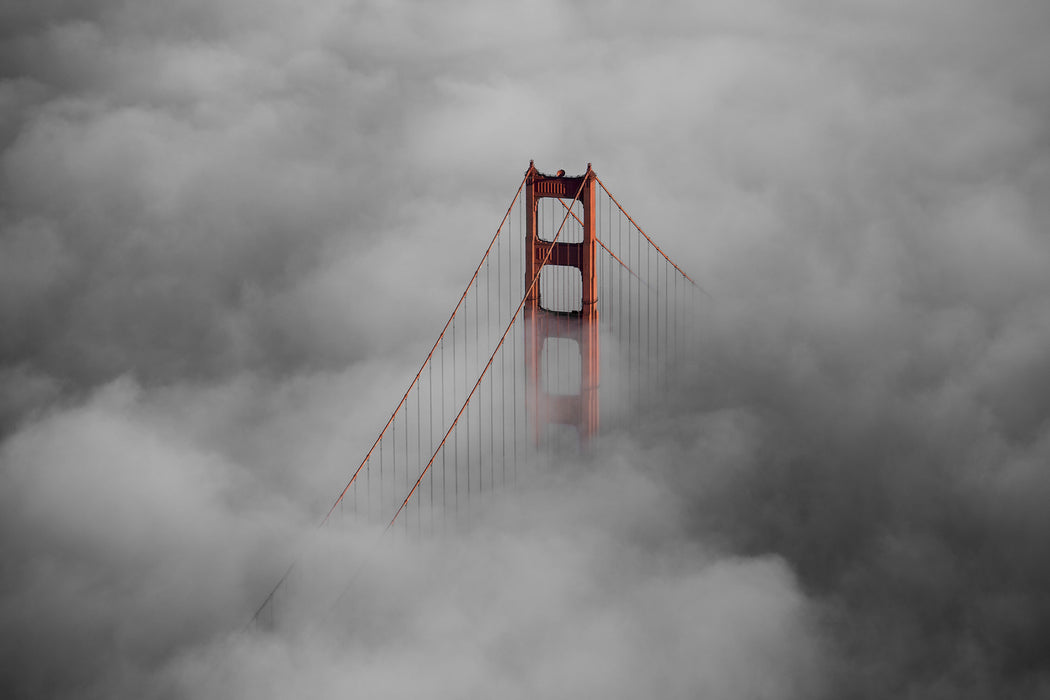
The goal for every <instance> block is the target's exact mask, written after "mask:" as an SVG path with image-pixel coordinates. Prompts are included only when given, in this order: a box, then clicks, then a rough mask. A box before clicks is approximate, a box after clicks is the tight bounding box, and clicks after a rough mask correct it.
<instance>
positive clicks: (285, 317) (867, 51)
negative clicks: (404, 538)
mask: <svg viewBox="0 0 1050 700" xmlns="http://www.w3.org/2000/svg"><path fill="white" fill-rule="evenodd" d="M1048 33H1050V6H1048V5H1047V4H1046V3H1045V2H1043V1H1042V0H1030V1H1025V0H1007V1H1005V2H998V3H982V2H977V1H976V0H929V1H927V2H922V3H915V2H904V1H898V0H882V1H878V2H876V1H875V0H847V1H845V2H825V1H822V0H793V1H791V2H783V1H779V2H774V1H772V0H770V1H768V2H766V1H759V0H754V1H749V2H721V1H714V2H705V3H695V2H667V3H662V4H661V6H660V8H659V9H647V8H644V7H643V6H642V5H640V4H639V3H622V2H614V3H611V2H606V3H599V2H566V3H552V2H537V3H520V2H519V3H496V2H481V1H473V2H472V1H469V0H468V1H464V2H455V3H424V2H407V1H404V2H399V1H397V0H392V1H390V2H370V1H364V2H350V1H347V0H318V1H317V2H310V3H301V2H291V1H290V0H263V1H258V0H256V1H252V2H249V1H248V0H219V1H212V2H203V1H200V0H185V1H183V2H161V1H159V0H141V1H136V2H134V3H129V2H122V1H117V0H97V1H92V2H85V1H83V0H79V1H73V0H70V1H68V2H67V1H63V0H35V1H34V2H16V3H7V4H6V5H5V6H4V7H3V8H2V9H0V77H2V82H0V149H2V152H0V439H2V441H3V442H2V445H0V542H2V546H3V551H4V560H3V564H2V566H0V629H3V632H2V633H0V686H3V687H6V688H8V689H10V692H7V693H4V695H5V696H11V697H44V696H46V697H78V698H80V697H98V698H104V697H186V696H189V697H322V696H325V695H326V694H327V693H336V694H338V695H340V696H347V695H351V696H352V695H353V694H354V693H358V694H360V695H361V696H364V697H375V696H377V695H380V696H385V697H406V698H407V697H431V696H434V697H450V698H458V697H464V696H472V697H482V696H485V697H489V696H491V697H510V698H528V697H597V696H605V697H639V696H645V695H650V696H654V697H696V696H701V695H702V696H705V697H718V698H738V697H739V698H756V697H760V698H789V697H798V698H812V697H828V698H842V697H857V698H880V697H887V696H898V697H923V698H942V697H943V698H968V697H972V698H1001V697H1032V698H1036V697H1045V696H1046V695H1047V694H1050V663H1048V661H1047V659H1046V655H1045V653H1044V650H1045V649H1046V648H1047V647H1048V646H1050V604H1048V603H1047V602H1046V596H1045V593H1046V591H1047V590H1048V589H1050V560H1048V559H1047V557H1046V553H1047V551H1050V535H1048V534H1047V533H1050V515H1048V513H1050V509H1047V508H1046V503H1047V501H1048V500H1050V472H1048V468H1050V352H1048V351H1047V348H1048V347H1050V79H1048V77H1047V75H1048V67H1050V43H1048V42H1047V40H1046V37H1047V35H1048ZM530 159H535V160H536V163H537V165H538V166H539V167H540V168H541V169H542V170H544V171H547V172H554V171H556V170H558V169H559V168H564V169H566V170H567V171H568V172H569V173H570V174H571V173H578V172H583V170H584V168H585V167H586V164H587V163H588V162H591V163H593V164H594V168H595V169H596V171H597V172H598V173H599V175H600V176H601V177H602V179H603V181H604V182H605V183H606V184H607V185H608V186H609V188H610V189H611V190H612V191H613V193H614V194H615V195H616V196H617V198H618V199H619V200H620V201H621V202H622V203H623V204H624V205H625V207H626V208H627V210H628V211H629V212H630V213H631V214H632V216H633V217H634V218H635V219H636V220H637V221H638V222H639V223H640V224H641V225H642V226H643V227H644V228H645V229H646V231H647V232H649V233H651V234H652V235H653V236H654V237H655V238H656V240H657V241H658V242H659V243H660V244H661V246H662V247H663V248H664V250H666V251H668V253H669V254H670V255H671V256H672V257H673V258H675V260H676V261H678V262H679V263H680V264H681V265H682V266H683V267H684V268H685V269H686V270H687V271H688V272H689V273H690V274H691V275H692V276H693V277H694V278H696V279H697V280H698V281H699V282H700V283H701V284H702V285H703V286H704V288H705V289H706V290H707V291H708V292H709V293H710V295H711V298H710V299H709V300H708V302H707V304H708V306H707V308H706V309H705V333H704V340H703V342H702V343H701V346H700V347H699V348H697V351H696V352H697V356H696V361H697V364H696V367H697V371H696V372H695V373H693V374H691V375H690V376H689V377H687V378H686V377H683V379H682V382H681V384H682V387H683V391H682V394H681V396H678V397H676V399H675V401H674V410H672V411H669V412H668V413H667V414H661V415H654V416H653V417H652V419H651V420H650V421H649V422H648V423H647V424H646V425H645V426H644V427H643V428H642V429H639V430H638V431H637V433H636V434H635V435H633V436H630V437H624V436H622V437H621V438H620V441H619V442H617V443H616V444H615V445H614V446H609V449H608V451H606V452H601V451H600V454H599V456H598V458H597V459H596V463H595V464H593V465H589V466H587V467H586V468H584V467H580V469H579V470H578V471H579V472H580V473H579V475H577V476H563V477H562V479H563V481H562V482H559V483H558V484H557V485H556V486H557V488H555V487H554V486H552V485H550V484H546V485H544V484H536V485H534V486H533V487H532V488H531V490H530V489H526V490H525V491H524V492H523V493H521V494H520V495H519V499H518V500H508V501H499V505H498V506H494V510H495V511H499V516H498V517H495V516H494V517H493V520H492V522H493V525H492V528H491V529H490V530H487V531H481V532H476V533H474V534H472V535H469V536H465V538H464V539H463V540H462V541H457V542H452V543H443V544H441V545H440V546H439V545H434V546H433V547H430V548H427V547H423V548H418V549H413V548H412V547H411V546H409V545H404V546H401V545H399V546H396V547H392V548H391V549H390V550H389V551H386V552H384V553H381V554H380V555H378V556H377V558H376V564H375V566H374V567H370V568H368V570H367V571H366V573H363V574H360V580H359V586H360V590H361V594H360V596H358V601H361V602H355V603H354V604H353V605H351V606H350V607H349V608H348V609H347V610H345V611H344V614H343V615H342V616H341V617H339V618H338V619H337V620H335V621H334V623H333V621H328V622H327V623H326V624H324V625H321V629H316V628H314V627H309V626H306V625H304V626H303V628H300V629H293V630H288V631H287V632H286V633H285V634H283V635H265V634H256V633H247V634H245V633H243V625H244V623H245V621H246V620H247V619H248V618H250V616H251V613H252V611H253V610H254V609H255V607H256V606H257V605H258V602H259V600H258V595H259V591H260V590H264V589H266V588H267V586H268V585H270V584H271V583H272V580H273V576H274V572H275V571H276V572H278V573H279V572H280V570H282V568H283V566H285V565H286V564H287V561H288V560H289V557H291V556H294V552H295V549H296V542H297V541H298V538H299V536H300V535H301V533H302V532H304V531H305V530H308V529H309V528H310V527H311V525H312V524H314V523H316V522H317V520H318V519H319V517H320V515H323V512H324V509H325V507H326V506H327V505H328V504H330V502H331V500H332V498H333V497H334V495H335V493H337V492H338V489H339V488H341V487H342V485H343V484H344V483H345V479H346V476H347V474H348V473H349V469H350V467H351V466H352V465H356V462H357V460H359V459H360V456H361V450H362V447H363V445H364V443H365V442H367V441H370V439H372V438H374V435H375V431H376V429H377V428H378V427H379V426H380V425H381V423H382V420H383V419H384V418H385V416H384V415H383V414H384V413H385V412H386V411H389V410H390V409H391V408H392V406H393V404H394V402H395V401H396V400H397V398H398V396H397V395H396V394H397V391H398V389H397V388H396V387H401V386H404V384H405V383H406V382H407V380H408V379H409V378H410V374H409V373H410V372H411V371H414V370H415V366H414V365H418V362H419V361H421V359H422V353H423V352H425V347H424V346H425V345H426V344H427V343H428V342H430V341H432V339H433V337H434V336H435V335H436V333H437V331H438V330H440V324H441V323H443V321H444V319H445V318H446V317H447V314H448V312H449V310H450V309H451V308H452V306H453V304H454V303H455V300H456V299H457V298H458V295H459V293H460V292H461V290H462V285H463V284H464V283H465V282H466V280H467V279H468V277H469V275H470V272H471V271H472V270H473V267H474V265H475V264H476V263H477V259H478V257H479V256H480V254H481V253H482V251H483V250H484V245H485V244H486V243H487V240H488V239H489V238H490V237H491V235H492V233H493V231H494V229H495V226H496V225H497V224H498V222H499V219H500V217H501V216H502V214H503V211H504V209H505V207H506V205H507V203H508V201H509V199H510V197H511V196H512V195H513V193H514V190H515V188H516V187H517V186H518V183H519V182H520V180H521V177H522V174H523V172H524V170H525V168H526V167H527V166H528V163H529V160H530ZM463 251H466V252H465V253H464V252H463ZM392 387H394V388H392ZM566 466H567V467H569V468H567V469H566V470H565V473H566V474H570V475H571V474H572V473H573V471H572V467H573V465H566ZM540 515H542V517H539V516H540ZM347 547H348V548H349V551H350V552H351V554H350V555H348V556H347V559H352V558H353V557H354V556H357V554H358V553H359V551H360V550H362V549H363V548H366V545H365V544H364V543H363V542H357V541H356V540H355V541H354V542H353V543H349V544H347ZM335 578H336V579H339V577H338V576H336V577H335ZM339 580H341V579H339Z"/></svg>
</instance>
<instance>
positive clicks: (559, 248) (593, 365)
mask: <svg viewBox="0 0 1050 700" xmlns="http://www.w3.org/2000/svg"><path fill="white" fill-rule="evenodd" d="M595 180H596V178H595V175H594V171H593V170H592V169H591V164H590V163H588V164H587V172H585V173H584V174H583V175H578V176H567V175H565V171H564V170H561V171H559V172H558V174H556V175H545V174H543V173H541V172H539V171H538V170H537V169H536V166H535V164H534V163H532V162H530V163H529V169H528V171H527V172H526V174H525V221H526V223H525V289H526V290H528V291H527V293H526V297H525V307H524V309H523V311H524V321H525V323H524V325H525V370H526V374H527V382H528V394H527V401H528V404H529V405H528V408H529V412H530V415H531V416H532V419H533V420H532V428H533V440H534V441H535V442H536V443H539V442H540V441H541V440H542V436H543V432H544V431H545V430H546V429H547V427H548V426H550V425H555V424H558V425H568V426H573V427H575V428H576V430H577V433H578V435H579V439H580V443H581V444H585V443H586V442H587V441H589V440H590V439H591V438H592V437H594V436H595V435H596V434H597V433H598V418H599V403H598V384H599V372H600V362H599V333H598V275H597V260H596V255H595V253H596V251H597V238H596V235H595V225H596V220H597V217H596V212H595V195H596V189H597V187H596V184H595ZM543 198H552V199H557V200H559V201H560V202H562V204H563V206H564V202H565V201H566V200H569V201H571V202H572V204H571V205H568V208H569V211H570V212H573V209H575V208H577V205H579V208H582V210H583V211H582V217H580V215H579V214H577V213H575V212H573V216H574V217H575V218H576V219H577V221H579V222H580V224H581V226H582V236H581V240H577V241H554V240H552V238H554V237H556V235H553V236H550V235H549V236H548V237H546V238H545V237H544V236H543V235H542V233H543V231H542V226H541V225H540V224H541V222H540V216H539V203H540V200H541V199H543ZM551 233H552V234H553V231H552V232H551ZM548 278H549V279H548ZM553 343H558V344H559V345H560V346H561V347H560V348H559V350H560V351H559V352H553V351H551V345H550V344H553ZM556 356H557V357H558V359H559V361H560V362H561V363H565V362H569V363H573V365H574V366H573V367H571V368H568V371H569V374H570V375H571V376H575V377H578V378H579V383H578V390H577V391H575V392H573V393H553V392H551V391H550V388H551V386H550V385H551V383H550V382H548V381H545V378H546V377H548V376H550V374H551V373H552V372H553V368H552V367H551V366H550V365H551V363H552V362H553V361H554V358H555V357H556ZM562 356H564V359H563V357H562ZM564 369H565V368H561V370H562V371H564Z"/></svg>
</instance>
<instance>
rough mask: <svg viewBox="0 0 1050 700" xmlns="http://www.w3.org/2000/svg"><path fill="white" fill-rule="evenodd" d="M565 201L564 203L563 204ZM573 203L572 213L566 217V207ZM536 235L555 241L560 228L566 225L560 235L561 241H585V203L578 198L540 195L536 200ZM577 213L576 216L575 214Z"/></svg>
mask: <svg viewBox="0 0 1050 700" xmlns="http://www.w3.org/2000/svg"><path fill="white" fill-rule="evenodd" d="M562 202H564V204H562ZM570 203H571V204H572V207H571V209H572V214H569V217H568V218H567V219H566V218H565V214H566V211H565V207H566V206H567V205H568V204H570ZM536 205H537V206H536V236H537V237H538V238H539V239H540V240H541V241H553V240H554V237H555V236H556V235H557V234H558V228H559V227H560V226H562V220H563V219H565V226H564V227H563V228H562V231H561V235H560V236H558V242H559V243H582V242H583V224H582V223H580V222H581V221H583V203H582V202H579V201H577V200H571V202H570V200H568V199H558V198H557V197H540V198H539V200H537V202H536ZM574 214H575V216H573V215H574Z"/></svg>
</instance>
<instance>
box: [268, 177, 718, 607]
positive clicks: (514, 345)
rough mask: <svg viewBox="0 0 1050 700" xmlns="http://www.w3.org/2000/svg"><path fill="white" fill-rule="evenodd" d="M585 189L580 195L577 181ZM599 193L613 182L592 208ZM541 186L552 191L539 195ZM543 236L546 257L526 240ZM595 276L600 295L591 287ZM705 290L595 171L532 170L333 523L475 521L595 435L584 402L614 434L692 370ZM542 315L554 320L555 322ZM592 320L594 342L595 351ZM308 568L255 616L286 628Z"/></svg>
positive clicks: (386, 527) (423, 528) (423, 526)
mask: <svg viewBox="0 0 1050 700" xmlns="http://www.w3.org/2000/svg"><path fill="white" fill-rule="evenodd" d="M577 180H579V186H578V187H577V188H576V189H575V193H574V194H573V193H572V191H571V190H570V189H569V188H567V187H565V185H566V183H569V182H571V183H572V184H575V183H576V181H577ZM591 182H593V183H595V184H596V185H597V187H594V188H593V192H592V190H591V189H588V192H591V194H589V195H588V197H582V196H581V194H582V193H583V192H584V188H585V186H587V187H588V188H589V187H590V185H589V183H591ZM559 183H560V184H559ZM559 186H560V189H559ZM540 187H546V188H547V190H546V191H545V192H541V193H539V195H537V196H534V195H533V194H532V193H533V192H534V191H536V192H539V190H538V189H536V188H540ZM526 188H529V190H528V192H529V196H528V197H522V193H523V191H526ZM585 199H586V200H587V201H586V202H585V201H583V200H585ZM523 200H527V201H523ZM529 207H531V208H532V211H531V212H529V211H527V209H528V208H529ZM530 232H531V234H532V235H533V236H534V237H535V240H536V241H537V243H536V244H535V245H534V246H532V249H531V250H530V249H529V248H530V246H528V245H523V241H525V240H528V237H529V235H530ZM588 232H589V233H588ZM588 236H593V238H594V244H595V248H594V250H596V251H597V252H598V254H599V255H600V257H597V258H595V259H594V260H593V262H588V261H587V260H586V259H585V258H584V257H583V256H585V255H587V254H588V253H587V247H586V245H584V243H585V239H586V238H587V237H588ZM653 251H655V255H654V254H653ZM591 255H594V253H591ZM530 256H531V257H530ZM530 260H531V261H532V262H531V267H530ZM588 269H590V270H592V272H593V275H594V277H595V278H596V280H595V281H594V284H595V287H594V291H592V292H590V295H591V296H592V297H595V296H596V299H591V300H586V299H585V298H584V297H586V296H587V294H586V293H584V291H583V286H584V285H585V284H587V283H588V281H587V280H584V279H583V277H582V276H581V275H585V274H587V273H586V270H588ZM530 270H531V277H530V274H529V272H528V271H530ZM698 293H699V294H706V292H704V291H703V290H702V289H701V288H700V287H699V286H698V285H697V284H696V283H695V282H694V281H693V280H692V278H690V277H689V276H688V275H687V274H686V273H685V272H684V271H682V269H681V268H680V267H679V266H678V265H677V264H675V263H674V262H673V261H672V260H671V259H670V258H669V257H668V256H667V255H666V254H665V253H664V251H663V250H661V249H660V248H659V247H658V246H657V245H656V244H655V243H654V242H653V241H652V239H651V238H650V237H649V236H648V235H647V234H646V233H645V232H644V231H643V230H642V229H641V228H640V227H639V226H638V224H637V223H635V221H634V219H633V218H631V216H630V215H629V214H627V212H626V211H625V210H624V209H623V207H622V206H621V205H620V203H619V202H618V201H617V200H616V198H615V197H613V195H612V194H611V193H610V192H609V190H608V189H607V188H606V186H605V184H604V183H603V182H602V181H601V180H600V179H599V178H598V177H597V175H596V174H595V173H594V172H593V171H592V170H591V169H590V166H588V170H587V172H586V173H585V174H584V175H583V176H576V177H575V178H572V177H570V178H565V177H564V172H563V171H562V172H559V173H558V175H555V176H550V175H542V174H540V173H539V172H538V171H536V170H535V168H534V166H532V165H531V164H530V167H529V170H528V171H526V174H525V178H524V179H523V180H522V182H521V184H520V185H519V186H518V188H517V191H516V192H515V194H514V196H513V198H512V199H511V202H510V205H509V206H508V207H507V210H506V212H505V213H504V215H503V218H502V220H501V221H500V224H499V226H498V227H497V229H496V232H495V234H494V235H493V237H492V239H491V240H490V242H489V244H488V247H487V248H486V249H485V252H484V254H483V255H482V257H481V260H480V262H479V263H478V265H477V267H476V268H475V270H474V273H473V275H472V276H471V278H470V280H469V281H468V283H467V285H466V288H465V289H464V290H463V293H462V294H461V295H460V297H459V300H458V301H457V303H456V306H455V308H454V309H453V311H452V313H451V315H450V316H449V318H448V320H447V321H446V323H445V325H444V326H443V327H442V329H441V331H440V332H439V333H438V336H437V339H436V340H435V341H434V343H433V345H432V346H431V348H430V351H429V352H428V353H427V355H426V357H425V358H424V360H423V362H422V364H421V365H420V367H419V370H418V371H417V372H416V373H415V375H414V376H413V377H412V379H411V381H410V382H409V384H408V387H407V389H406V390H405V392H404V393H403V395H402V396H401V399H400V401H399V402H398V403H397V404H396V406H395V407H394V410H393V411H392V413H391V414H390V417H389V418H388V419H387V421H386V423H385V424H384V425H383V426H382V428H381V429H380V431H379V434H378V437H377V438H376V439H375V441H374V442H373V443H372V444H371V447H370V448H369V449H368V450H367V452H366V453H365V456H364V458H363V459H362V461H361V462H360V463H359V465H358V466H357V468H356V469H355V470H354V471H353V472H352V473H351V475H350V477H349V480H348V481H347V483H346V485H345V486H344V487H343V489H342V490H341V492H340V493H339V495H338V496H337V497H336V498H335V500H334V502H333V503H332V506H331V507H330V508H329V509H328V511H327V512H326V513H325V515H324V518H323V519H322V520H321V522H320V525H319V528H321V529H325V528H330V527H332V526H333V525H334V524H338V525H339V527H347V526H352V525H353V524H354V523H366V524H367V523H371V524H373V525H378V526H380V527H382V528H383V531H384V532H386V531H390V530H392V529H394V528H395V525H397V526H398V529H401V528H403V529H404V530H405V531H411V532H418V533H423V532H444V531H446V529H448V528H450V527H451V528H455V527H457V526H460V525H462V524H464V523H469V521H470V513H471V498H472V497H473V498H477V497H478V496H479V495H481V494H482V493H484V492H488V491H492V490H495V489H499V488H504V487H506V486H511V485H513V484H515V483H516V482H517V480H518V478H519V477H520V476H521V475H522V474H523V470H532V469H535V468H536V467H537V464H538V461H537V459H538V458H540V457H543V458H544V459H546V460H548V461H549V460H551V458H552V455H555V454H557V452H558V450H559V449H563V448H565V447H566V446H567V445H571V446H579V445H580V444H582V443H584V442H586V441H585V440H583V439H579V440H577V439H576V438H582V437H588V438H589V437H593V436H591V435H586V436H583V435H582V434H581V435H576V434H575V433H577V432H579V433H583V432H584V430H585V429H584V428H583V427H581V426H584V425H585V424H588V425H591V426H592V429H593V428H595V427H596V426H597V420H596V416H595V417H594V420H592V421H591V422H590V423H588V421H587V420H583V419H581V418H579V417H578V416H577V417H576V418H574V417H573V416H572V415H570V414H571V413H572V412H574V411H576V412H579V411H584V410H586V409H585V407H584V404H585V401H584V399H583V398H579V399H577V398H575V397H578V396H579V397H582V396H583V395H584V394H587V395H588V397H590V398H591V399H595V400H597V401H598V405H600V413H601V417H602V419H601V430H602V431H603V432H604V431H611V430H616V429H617V428H618V427H619V426H622V425H623V424H624V423H625V422H626V420H628V419H629V418H630V417H631V416H632V415H636V414H637V413H638V412H639V411H644V410H646V407H647V406H651V405H653V404H654V402H659V401H661V400H662V399H663V398H664V397H666V396H667V392H668V389H669V387H670V384H671V382H672V376H673V372H674V367H675V365H676V363H677V362H679V361H680V360H681V359H682V358H683V357H684V356H687V354H688V352H689V348H690V347H692V346H693V342H692V341H693V340H694V339H695V335H696V332H697V324H696V322H695V309H696V306H697V294H698ZM530 299H531V300H533V301H531V302H530ZM587 303H593V304H594V306H593V308H592V309H590V310H586V309H584V306H585V305H586V304H587ZM530 309H539V310H541V311H542V314H541V315H542V316H543V319H542V324H541V325H538V324H537V323H536V322H535V318H537V315H536V312H535V311H530ZM527 312H528V313H527ZM526 316H528V318H529V319H531V320H530V322H529V323H526V324H524V325H523V323H522V319H523V318H525V317H526ZM588 323H593V328H590V329H589V330H588V331H587V333H589V335H587V336H586V338H589V339H593V345H594V347H592V346H591V342H592V341H590V340H588V341H587V342H584V341H582V340H581V338H582V337H584V336H581V335H580V330H579V328H580V326H581V324H583V325H584V326H586V324H588ZM516 328H517V329H518V331H515V329H516ZM538 328H542V333H541V334H540V335H536V333H537V329H538ZM599 337H600V342H601V344H602V348H603V352H602V353H601V356H600V364H601V378H602V379H601V394H600V397H599V395H598V386H597V384H598V382H597V377H598V368H597V366H595V367H593V368H592V369H589V370H588V369H585V368H586V367H587V364H586V362H584V361H583V359H582V358H581V355H584V354H587V353H591V352H594V353H595V355H596V356H597V347H596V345H597V343H598V342H599V341H598V338H599ZM585 346H586V347H585ZM530 368H531V369H530ZM591 390H593V395H592V394H588V392H589V391H591ZM541 406H546V410H539V407H541ZM595 410H597V405H596V406H595ZM573 426H576V427H575V428H574V427H573ZM567 432H571V433H574V434H573V435H571V436H568V435H566V433H567ZM296 566H297V564H293V565H292V566H291V567H289V569H288V570H287V571H286V572H285V574H284V576H282V577H281V579H280V580H279V581H278V583H277V584H276V586H274V588H273V589H272V591H271V592H270V594H269V595H268V596H267V597H266V599H265V600H264V601H263V604H262V605H261V606H260V608H259V609H258V611H257V612H256V615H255V618H254V619H256V620H269V621H272V620H273V619H274V607H275V606H276V603H277V600H278V598H279V597H280V595H281V592H282V589H284V588H286V587H287V585H288V582H289V580H290V578H292V574H293V572H294V570H295V569H296Z"/></svg>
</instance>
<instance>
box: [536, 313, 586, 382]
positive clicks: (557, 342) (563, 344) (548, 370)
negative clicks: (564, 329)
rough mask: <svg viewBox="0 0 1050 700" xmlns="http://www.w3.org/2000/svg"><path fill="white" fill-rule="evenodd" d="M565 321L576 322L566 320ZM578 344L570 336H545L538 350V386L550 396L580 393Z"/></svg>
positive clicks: (580, 371)
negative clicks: (541, 347) (541, 346)
mask: <svg viewBox="0 0 1050 700" xmlns="http://www.w3.org/2000/svg"><path fill="white" fill-rule="evenodd" d="M566 323H576V321H575V320H568V319H567V320H566ZM582 371H583V370H582V358H581V357H580V344H579V343H577V342H576V341H575V340H573V339H572V338H546V339H544V341H543V349H542V350H541V351H540V382H541V383H540V386H541V387H543V391H544V392H546V393H547V394H550V395H552V396H575V395H576V394H579V393H580V382H581V373H582Z"/></svg>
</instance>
